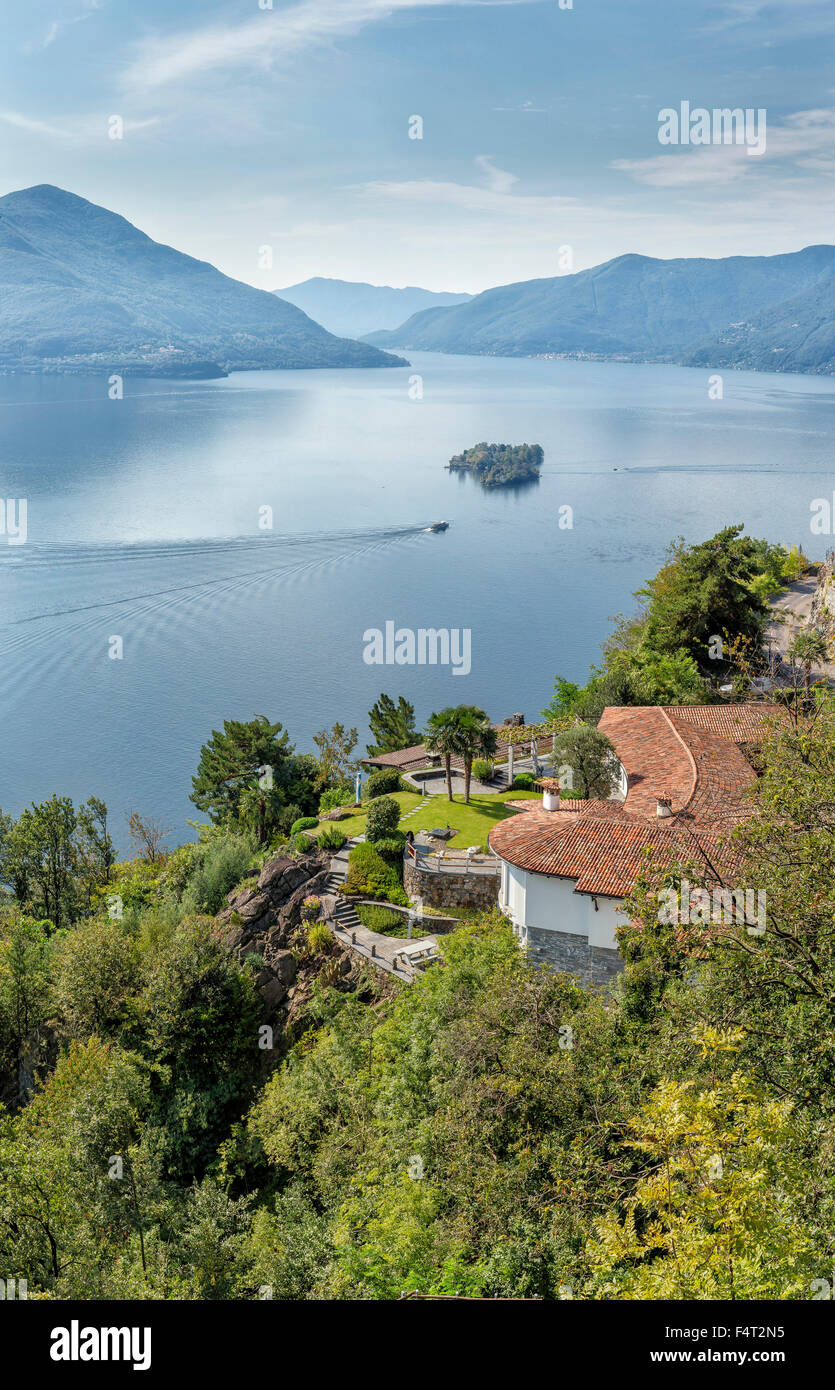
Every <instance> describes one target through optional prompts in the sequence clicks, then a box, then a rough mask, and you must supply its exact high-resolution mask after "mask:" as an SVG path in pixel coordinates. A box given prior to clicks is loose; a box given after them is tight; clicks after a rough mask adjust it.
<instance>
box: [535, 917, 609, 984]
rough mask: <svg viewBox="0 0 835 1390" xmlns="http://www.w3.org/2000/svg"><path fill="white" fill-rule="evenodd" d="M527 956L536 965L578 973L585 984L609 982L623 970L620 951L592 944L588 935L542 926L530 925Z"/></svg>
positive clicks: (576, 974)
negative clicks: (546, 929)
mask: <svg viewBox="0 0 835 1390" xmlns="http://www.w3.org/2000/svg"><path fill="white" fill-rule="evenodd" d="M528 956H529V958H530V960H531V961H533V963H534V964H537V965H550V966H551V968H552V969H554V970H565V971H567V972H568V973H569V974H571V975H575V976H576V977H577V979H578V980H579V981H580V983H581V984H583V985H606V984H608V983H609V982H610V980H613V979H614V978H615V976H616V975H619V974H620V972H621V971H622V970H623V960H622V958H621V956H620V953H619V952H618V951H615V950H609V949H608V948H607V947H605V946H590V945H589V939H588V937H587V936H575V935H573V934H572V933H571V932H564V931H545V930H543V929H542V928H541V927H528Z"/></svg>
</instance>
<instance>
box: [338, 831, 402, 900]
mask: <svg viewBox="0 0 835 1390" xmlns="http://www.w3.org/2000/svg"><path fill="white" fill-rule="evenodd" d="M345 892H346V893H349V894H352V895H353V896H354V897H357V898H382V899H384V900H385V899H388V901H389V902H393V903H399V904H400V905H401V906H402V907H408V905H409V899H408V898H407V896H406V894H405V892H404V891H403V887H402V884H401V875H400V866H399V865H398V864H391V863H388V862H387V860H385V859H384V858H383V856H382V855H381V854H380V853H379V852H378V850H377V846H376V845H373V844H369V843H368V841H366V842H365V843H364V844H360V845H354V848H353V849H352V850H351V853H350V854H349V856H348V877H347V879H346V880H345Z"/></svg>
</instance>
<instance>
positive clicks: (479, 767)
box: [473, 758, 494, 782]
mask: <svg viewBox="0 0 835 1390" xmlns="http://www.w3.org/2000/svg"><path fill="white" fill-rule="evenodd" d="M493 771H494V769H493V764H492V763H491V762H489V761H488V759H487V758H476V760H475V762H474V763H473V777H475V779H476V781H477V782H489V781H490V778H491V777H492V776H493Z"/></svg>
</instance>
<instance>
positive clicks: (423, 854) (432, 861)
mask: <svg viewBox="0 0 835 1390" xmlns="http://www.w3.org/2000/svg"><path fill="white" fill-rule="evenodd" d="M406 859H407V861H411V863H412V864H414V866H415V868H416V869H419V870H421V871H422V872H423V873H430V874H439V873H440V874H482V875H483V874H493V875H496V874H498V873H499V872H500V866H499V861H498V860H497V859H496V857H495V855H492V854H478V855H475V854H456V853H454V852H452V853H451V852H450V851H449V850H444V849H441V850H434V851H431V852H430V851H427V850H422V849H420V847H419V846H417V845H407V846H406Z"/></svg>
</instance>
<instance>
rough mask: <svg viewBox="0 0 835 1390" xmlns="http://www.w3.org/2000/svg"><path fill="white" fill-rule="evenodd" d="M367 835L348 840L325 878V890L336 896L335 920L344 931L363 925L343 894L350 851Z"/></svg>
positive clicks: (334, 857) (334, 859)
mask: <svg viewBox="0 0 835 1390" xmlns="http://www.w3.org/2000/svg"><path fill="white" fill-rule="evenodd" d="M364 838H365V836H364V835H361V836H358V837H357V839H354V840H348V841H347V842H346V843H345V844H344V845H343V846H342V849H341V850H340V851H339V853H338V854H335V855H334V856H333V858H332V859H331V862H330V867H329V870H328V877H327V879H326V880H325V892H326V893H332V894H333V896H334V900H335V901H334V907H333V922H334V925H335V926H337V927H341V928H342V930H343V931H354V930H355V929H356V928H357V927H361V926H362V923H361V921H360V919H359V917H358V916H357V914H356V912H355V911H354V907H353V904H352V903H350V902H349V901H348V899H347V898H343V897H342V896H341V894H342V889H343V888H344V887H345V880H346V878H347V877H348V853H349V851H350V850H352V849H353V847H354V845H356V844H358V843H359V841H360V840H361V839H364Z"/></svg>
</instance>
